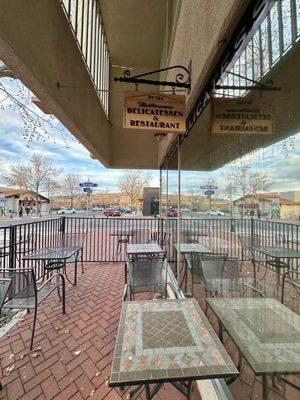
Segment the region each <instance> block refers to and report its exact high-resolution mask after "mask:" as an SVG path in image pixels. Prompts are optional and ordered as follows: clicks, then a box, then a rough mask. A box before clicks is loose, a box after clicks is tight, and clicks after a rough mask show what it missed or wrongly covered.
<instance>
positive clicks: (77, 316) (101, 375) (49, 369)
mask: <svg viewBox="0 0 300 400" xmlns="http://www.w3.org/2000/svg"><path fill="white" fill-rule="evenodd" d="M123 285H124V266H123V265H121V264H119V265H117V264H99V263H97V264H96V263H95V264H86V272H85V274H83V275H81V274H80V275H79V279H78V285H77V287H71V286H68V287H67V292H66V295H67V298H66V303H67V309H66V311H67V314H66V315H63V314H62V312H61V304H60V303H58V297H57V294H56V293H54V294H53V295H52V296H51V297H50V298H49V299H48V300H47V301H46V302H44V303H43V304H42V305H41V306H40V307H39V310H38V320H37V327H36V335H35V341H34V348H35V349H38V347H39V346H41V351H39V350H36V351H33V352H30V351H29V341H30V333H31V330H30V329H31V326H32V325H31V324H32V316H31V315H28V316H26V317H25V318H24V320H23V321H21V322H20V323H19V324H17V325H16V326H15V327H14V328H13V329H12V330H11V331H10V333H9V335H8V336H7V337H5V338H2V340H1V342H0V348H1V371H0V374H1V375H0V376H1V382H2V384H3V386H4V388H3V390H2V391H1V392H0V399H1V400H2V399H8V400H18V399H22V400H37V399H38V400H42V399H43V400H52V399H55V400H68V399H72V400H82V399H104V398H105V399H107V400H120V399H121V398H122V397H121V396H120V393H119V391H118V390H117V389H110V388H109V387H108V386H107V379H108V376H109V374H110V368H111V361H112V356H113V350H114V344H115V335H116V331H117V327H118V320H119V313H120V309H121V296H122V290H123ZM76 351H81V353H80V354H79V355H77V356H76V355H75V354H74V353H75V352H76ZM36 353H37V354H38V356H37V357H34V354H36ZM12 364H14V368H13V370H12V371H11V373H10V374H8V373H7V372H6V370H5V369H6V368H7V367H9V366H11V365H12ZM125 397H126V393H125V394H124V398H125ZM157 398H159V399H162V400H164V399H166V398H169V399H174V400H177V399H183V396H182V395H181V394H180V393H177V392H176V390H173V388H172V387H171V386H170V385H166V387H165V388H164V389H163V390H162V391H161V392H160V393H159V395H158V396H157Z"/></svg>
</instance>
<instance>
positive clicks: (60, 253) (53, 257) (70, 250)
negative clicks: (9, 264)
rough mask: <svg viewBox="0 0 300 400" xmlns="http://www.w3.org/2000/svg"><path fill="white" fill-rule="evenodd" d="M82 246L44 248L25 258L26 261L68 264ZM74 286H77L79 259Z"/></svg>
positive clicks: (75, 261) (75, 262)
mask: <svg viewBox="0 0 300 400" xmlns="http://www.w3.org/2000/svg"><path fill="white" fill-rule="evenodd" d="M81 249H82V246H61V247H59V246H58V247H42V248H40V249H39V250H36V251H33V252H30V253H28V254H25V255H24V256H23V262H24V261H30V260H32V261H43V262H47V261H48V262H51V261H61V262H66V261H67V260H68V259H70V258H71V257H73V256H74V255H76V254H78V253H79V251H80V250H81ZM74 264H75V271H74V285H76V284H77V257H75V260H74Z"/></svg>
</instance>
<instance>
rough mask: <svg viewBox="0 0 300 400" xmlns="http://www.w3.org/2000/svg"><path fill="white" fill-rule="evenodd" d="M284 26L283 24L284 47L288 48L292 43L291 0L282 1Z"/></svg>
mask: <svg viewBox="0 0 300 400" xmlns="http://www.w3.org/2000/svg"><path fill="white" fill-rule="evenodd" d="M281 13H282V26H283V49H284V51H285V50H287V49H288V48H289V47H290V46H291V44H292V27H291V21H292V20H291V3H290V0H282V2H281Z"/></svg>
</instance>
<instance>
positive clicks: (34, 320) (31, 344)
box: [30, 306, 37, 351]
mask: <svg viewBox="0 0 300 400" xmlns="http://www.w3.org/2000/svg"><path fill="white" fill-rule="evenodd" d="M36 318H37V306H35V309H34V316H33V326H32V334H31V341H30V351H32V348H33V339H34V332H35V325H36Z"/></svg>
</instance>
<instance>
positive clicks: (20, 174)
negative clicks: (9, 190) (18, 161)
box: [4, 165, 26, 190]
mask: <svg viewBox="0 0 300 400" xmlns="http://www.w3.org/2000/svg"><path fill="white" fill-rule="evenodd" d="M23 167H24V166H23V165H14V166H12V167H11V168H10V172H9V175H7V176H6V177H4V178H5V180H6V182H7V183H8V184H9V185H11V186H14V187H17V188H18V189H24V190H25V189H26V179H25V171H24V168H23Z"/></svg>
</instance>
